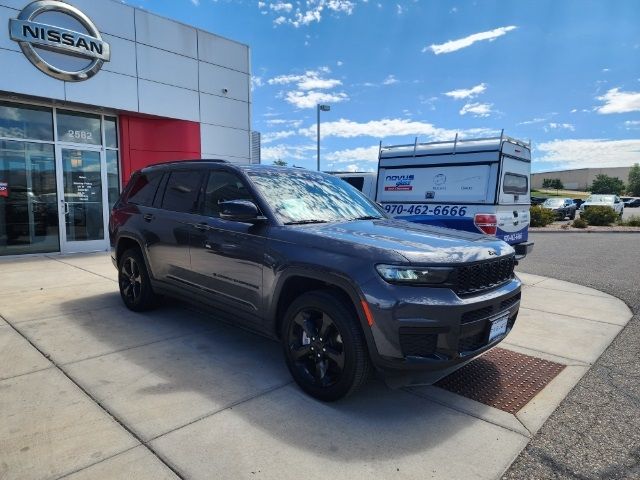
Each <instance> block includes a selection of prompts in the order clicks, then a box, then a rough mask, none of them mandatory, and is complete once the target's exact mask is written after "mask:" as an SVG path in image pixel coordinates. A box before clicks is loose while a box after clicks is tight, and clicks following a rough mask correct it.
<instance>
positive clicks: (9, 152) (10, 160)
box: [0, 140, 60, 255]
mask: <svg viewBox="0 0 640 480" xmlns="http://www.w3.org/2000/svg"><path fill="white" fill-rule="evenodd" d="M54 158H55V157H54V153H53V145H50V144H42V143H29V142H16V141H6V140H0V255H18V254H24V253H45V252H55V251H57V250H59V249H60V241H59V232H58V230H59V229H58V198H57V194H56V170H55V160H54Z"/></svg>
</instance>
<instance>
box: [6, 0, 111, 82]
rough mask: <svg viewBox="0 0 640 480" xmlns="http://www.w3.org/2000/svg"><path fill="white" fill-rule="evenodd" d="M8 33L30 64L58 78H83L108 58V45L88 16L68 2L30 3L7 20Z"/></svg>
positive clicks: (39, 0) (79, 79) (96, 70)
mask: <svg viewBox="0 0 640 480" xmlns="http://www.w3.org/2000/svg"><path fill="white" fill-rule="evenodd" d="M38 17H41V21H38ZM59 23H62V24H63V25H64V27H63V26H56V24H59ZM82 29H84V32H83V31H77V30H82ZM9 32H10V35H11V39H12V40H15V41H16V42H18V44H19V45H20V48H21V49H22V52H23V53H24V54H25V55H26V57H27V58H28V59H29V60H30V61H31V63H33V64H34V65H35V66H36V67H37V68H38V69H40V70H41V71H43V72H44V73H46V74H47V75H50V76H52V77H54V78H57V79H59V80H65V81H70V82H79V81H82V80H87V79H89V78H91V77H93V76H94V75H95V74H96V73H98V71H99V70H100V69H101V68H102V65H103V64H104V62H108V61H109V60H110V58H111V51H110V48H109V44H108V43H107V42H105V41H104V40H102V36H101V35H100V32H99V31H98V29H97V28H96V26H95V25H94V23H93V22H92V21H91V19H90V18H89V17H87V16H86V15H85V14H84V13H82V12H81V11H80V10H78V9H77V8H76V7H74V6H72V5H69V4H68V3H64V2H60V1H56V0H38V1H36V2H32V3H30V4H29V5H27V6H26V7H25V8H24V9H23V10H22V11H21V12H20V15H18V18H12V19H10V20H9Z"/></svg>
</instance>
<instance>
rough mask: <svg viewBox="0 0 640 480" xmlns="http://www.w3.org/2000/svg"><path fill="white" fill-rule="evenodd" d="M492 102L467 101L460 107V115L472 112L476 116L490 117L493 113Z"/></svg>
mask: <svg viewBox="0 0 640 480" xmlns="http://www.w3.org/2000/svg"><path fill="white" fill-rule="evenodd" d="M492 106H493V104H491V103H467V104H466V105H465V106H464V107H462V108H461V109H460V115H466V114H467V113H470V114H471V115H473V116H474V117H488V116H489V115H491V114H492V113H493V110H491V107H492Z"/></svg>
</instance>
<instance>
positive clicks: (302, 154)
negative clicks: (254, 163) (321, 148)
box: [260, 143, 316, 165]
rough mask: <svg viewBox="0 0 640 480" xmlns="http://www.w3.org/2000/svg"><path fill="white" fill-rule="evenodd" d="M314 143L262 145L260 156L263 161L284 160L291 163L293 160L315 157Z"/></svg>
mask: <svg viewBox="0 0 640 480" xmlns="http://www.w3.org/2000/svg"><path fill="white" fill-rule="evenodd" d="M315 151H316V144H315V143H311V144H308V145H284V144H280V145H274V146H272V147H263V148H262V149H261V150H260V156H261V158H262V161H263V163H271V162H273V161H274V160H284V161H285V162H287V163H288V164H289V165H292V162H293V161H294V160H307V159H311V158H314V157H315Z"/></svg>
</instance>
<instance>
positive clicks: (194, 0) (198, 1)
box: [191, 0, 200, 7]
mask: <svg viewBox="0 0 640 480" xmlns="http://www.w3.org/2000/svg"><path fill="white" fill-rule="evenodd" d="M191 3H193V4H194V5H195V6H196V7H199V6H200V0H191Z"/></svg>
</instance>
